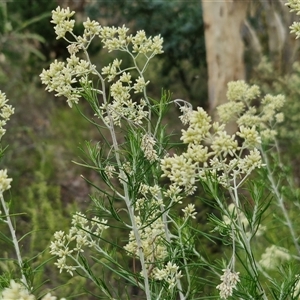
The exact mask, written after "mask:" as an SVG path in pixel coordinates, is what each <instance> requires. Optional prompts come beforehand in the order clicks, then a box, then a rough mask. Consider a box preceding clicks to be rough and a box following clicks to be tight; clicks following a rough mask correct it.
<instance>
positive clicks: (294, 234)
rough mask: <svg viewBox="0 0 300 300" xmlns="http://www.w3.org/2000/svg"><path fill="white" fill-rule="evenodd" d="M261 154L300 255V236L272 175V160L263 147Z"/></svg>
mask: <svg viewBox="0 0 300 300" xmlns="http://www.w3.org/2000/svg"><path fill="white" fill-rule="evenodd" d="M261 154H262V157H263V159H264V161H265V164H266V168H267V171H268V179H269V182H270V184H271V188H272V191H273V193H274V194H275V197H276V200H277V204H278V206H279V207H280V209H281V211H282V214H283V216H284V218H285V222H286V225H287V227H288V228H289V230H290V233H291V236H292V238H293V242H294V245H295V248H296V250H297V252H298V255H300V246H299V244H298V238H297V237H296V233H295V231H294V228H293V224H292V221H291V219H290V217H289V215H288V212H287V210H286V208H285V205H284V199H283V197H282V195H281V193H280V191H279V190H278V186H277V184H276V183H275V179H274V177H273V175H272V174H273V173H272V170H271V168H270V162H269V158H268V155H267V154H266V153H265V151H263V150H262V149H261Z"/></svg>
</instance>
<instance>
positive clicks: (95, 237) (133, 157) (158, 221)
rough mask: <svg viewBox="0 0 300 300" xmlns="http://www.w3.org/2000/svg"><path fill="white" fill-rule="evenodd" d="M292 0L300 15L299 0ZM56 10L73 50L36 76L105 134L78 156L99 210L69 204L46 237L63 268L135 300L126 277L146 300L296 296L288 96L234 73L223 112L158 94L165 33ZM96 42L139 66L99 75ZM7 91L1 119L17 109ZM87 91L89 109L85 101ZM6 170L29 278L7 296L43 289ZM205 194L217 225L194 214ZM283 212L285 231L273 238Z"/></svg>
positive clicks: (298, 254) (104, 291)
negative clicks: (153, 67)
mask: <svg viewBox="0 0 300 300" xmlns="http://www.w3.org/2000/svg"><path fill="white" fill-rule="evenodd" d="M289 3H290V4H291V5H292V6H291V7H292V9H297V11H300V6H299V7H298V6H297V5H298V4H296V1H289ZM297 3H298V2H297ZM52 13H53V14H52V23H54V24H55V27H54V29H55V32H56V34H57V38H58V39H59V38H64V39H65V40H66V41H67V42H68V44H69V45H68V51H69V53H70V57H69V58H67V60H66V62H60V61H57V60H55V61H54V62H53V63H52V64H51V65H50V67H49V69H47V70H43V71H42V73H41V75H40V77H41V80H42V83H43V84H45V85H46V90H47V91H49V92H52V91H54V92H55V95H56V96H64V97H65V98H66V99H67V103H68V105H69V106H70V107H71V108H72V107H76V108H78V110H79V111H80V112H81V114H82V115H83V116H84V117H85V118H86V119H87V120H89V121H90V123H91V124H93V125H94V126H96V128H97V129H98V130H99V133H100V134H101V137H100V138H99V141H98V142H97V143H94V142H91V141H90V142H86V148H85V149H84V151H85V156H86V159H84V160H83V161H82V162H78V164H79V165H81V166H84V167H87V168H90V169H93V170H95V172H97V174H98V175H99V177H100V178H101V184H98V183H94V182H90V180H89V179H87V178H84V179H85V180H86V181H88V182H89V183H90V184H91V185H92V186H93V187H94V189H95V193H94V194H92V195H91V196H90V198H91V200H92V201H93V204H94V209H93V210H92V212H89V213H87V214H84V213H82V212H77V213H75V214H74V216H73V218H72V221H71V224H72V226H71V228H70V229H65V228H64V229H62V230H60V231H58V232H56V233H55V234H54V237H53V240H52V242H51V246H50V253H51V254H52V255H53V256H54V257H55V258H56V262H55V265H56V266H57V267H58V269H59V271H60V272H67V273H69V275H70V276H74V274H75V273H77V274H79V275H81V276H83V277H85V278H88V279H89V280H90V281H91V282H92V283H93V284H94V286H95V287H96V289H98V291H97V293H99V294H97V296H99V297H105V299H130V298H131V289H130V288H131V287H132V286H134V287H135V288H136V289H137V290H138V291H139V292H138V295H139V297H140V298H139V299H147V300H150V299H181V300H183V299H207V298H212V299H217V298H221V299H228V298H230V297H234V299H270V297H273V298H274V299H299V294H300V292H299V291H300V290H299V273H298V271H297V267H298V261H299V258H300V246H299V243H298V233H297V229H298V220H297V217H295V215H294V214H293V209H298V208H299V202H298V201H297V199H295V200H294V199H292V200H291V199H287V198H286V197H285V194H284V193H283V189H282V185H281V183H282V178H281V177H280V174H281V173H280V172H281V168H282V166H281V164H280V157H279V152H278V151H277V150H278V149H277V147H276V145H277V140H276V138H277V129H276V126H277V124H278V123H281V122H282V121H283V120H284V115H283V114H282V112H281V110H282V107H283V105H284V102H285V97H284V96H283V95H276V96H274V95H271V94H267V95H261V91H260V88H259V87H258V86H257V85H252V86H251V85H248V84H247V83H246V82H244V81H236V82H230V83H229V84H228V92H227V98H228V103H226V104H223V105H221V106H219V107H218V109H217V110H218V122H216V121H214V120H212V118H211V117H210V116H209V115H208V114H207V113H206V112H205V111H204V110H203V109H202V108H200V107H198V108H196V109H193V108H192V107H191V105H190V104H189V103H187V102H186V101H184V100H181V99H176V100H172V99H171V97H170V95H169V94H168V93H166V92H163V93H162V96H161V99H160V100H158V101H157V100H155V99H152V98H150V97H149V96H148V94H147V86H148V85H149V84H150V82H149V81H148V80H147V77H146V70H147V66H148V64H149V63H150V61H151V59H152V58H153V57H154V56H155V55H158V54H161V53H163V48H162V43H163V40H162V38H161V37H160V36H156V37H150V38H148V37H147V36H146V34H145V32H144V31H139V32H137V33H136V34H130V33H129V29H128V28H126V27H125V26H123V27H118V28H115V27H105V26H104V27H103V26H101V25H100V24H99V23H98V22H96V21H91V20H90V19H87V21H86V22H84V23H83V27H84V32H83V34H82V35H81V36H79V35H75V34H74V32H73V27H74V24H75V20H74V19H72V17H73V16H74V12H71V11H70V10H69V9H62V8H60V7H58V8H57V9H56V10H55V11H53V12H52ZM293 28H294V29H295V28H296V27H295V25H293ZM294 31H295V30H294ZM297 32H298V31H297ZM94 38H99V39H100V40H101V42H102V44H103V47H104V48H106V49H107V50H108V51H109V52H111V51H121V52H124V53H125V54H126V55H128V57H129V58H130V59H131V66H129V67H128V66H123V64H122V61H121V60H119V59H114V60H113V61H112V62H111V63H109V64H108V66H103V67H102V69H101V71H98V69H97V67H96V65H94V64H93V63H92V62H91V58H90V57H89V54H88V47H89V45H90V44H91V42H92V40H93V39H94ZM1 97H2V98H3V101H2V103H3V104H2V106H1V109H2V110H1V114H0V115H1V117H2V118H3V120H4V121H3V123H2V125H5V124H6V121H7V120H8V119H9V116H10V115H11V113H13V109H12V108H11V107H10V106H8V105H6V101H7V100H6V98H5V95H4V94H1ZM82 99H84V100H85V101H87V102H88V103H89V105H90V106H91V108H92V110H93V116H92V117H89V116H87V115H84V112H83V111H82V110H81V109H80V101H82ZM171 105H177V106H178V107H179V110H180V112H181V115H180V117H179V119H180V121H181V122H182V124H183V127H184V129H182V131H181V137H180V140H181V141H182V144H183V145H182V148H180V149H176V151H175V152H176V153H174V150H172V151H171V150H170V149H171V148H172V147H174V145H172V144H171V143H170V142H169V137H168V133H167V130H166V126H165V125H164V123H163V118H164V116H165V115H166V111H167V108H168V107H169V106H171ZM230 122H235V124H236V132H235V133H234V134H232V133H229V132H228V131H227V128H228V125H229V123H230ZM278 174H279V175H278ZM0 179H1V182H0V187H1V193H2V194H1V199H2V200H1V204H2V208H3V210H4V213H3V215H1V220H2V221H4V223H7V225H8V226H9V228H10V233H11V237H12V242H13V244H14V247H15V250H16V255H17V260H18V266H19V267H20V274H21V279H20V280H19V281H20V282H16V281H14V280H11V281H10V283H9V285H7V287H6V288H4V289H3V291H2V294H1V296H0V299H21V298H22V299H35V296H34V295H32V294H31V292H32V290H33V286H31V284H30V283H29V282H28V280H27V278H26V272H25V271H24V269H23V261H22V257H21V254H20V249H19V245H18V240H17V239H16V235H15V230H14V227H13V226H12V223H11V217H10V214H9V206H8V205H7V203H6V202H5V201H4V198H3V192H4V191H5V190H7V189H9V187H10V182H11V179H9V178H8V177H7V174H6V170H3V171H1V176H0ZM103 183H104V184H105V185H106V186H105V187H104V186H103ZM291 188H293V187H291ZM203 195H204V196H203ZM201 200H205V201H206V202H208V203H209V205H211V206H212V207H213V208H214V212H215V213H211V214H210V215H209V217H208V221H209V223H210V228H211V232H205V231H203V230H202V224H197V216H198V212H197V211H198V210H199V209H201V205H200V202H201ZM120 203H122V205H120ZM275 221H276V222H277V226H278V224H280V226H281V230H282V234H283V235H284V238H283V239H281V240H278V239H276V235H275V238H274V225H273V223H274V224H275ZM114 228H118V229H120V230H122V231H126V239H125V241H116V239H115V238H114V237H111V236H110V235H109V232H110V231H112V230H113V229H114ZM204 238H206V239H208V240H209V241H210V242H211V243H219V245H222V248H221V249H222V251H220V253H218V255H219V257H220V259H218V260H215V261H213V260H212V258H211V257H210V253H208V252H207V251H205V250H206V249H202V247H201V240H202V239H204ZM220 247H221V246H220ZM120 256H122V259H120ZM124 257H127V259H128V260H127V259H123V258H124ZM128 261H129V262H131V266H130V267H128ZM95 265H97V266H99V265H100V266H102V267H104V268H106V269H108V270H110V272H112V273H114V276H116V278H118V280H120V281H122V282H123V283H124V287H125V288H124V289H123V290H122V291H118V290H116V289H115V288H114V287H113V286H110V284H109V282H108V281H109V280H108V279H107V278H106V277H105V275H103V277H101V273H98V271H99V268H96V267H95V268H94V266H95ZM278 271H279V272H280V273H279V274H280V275H281V276H280V277H278ZM282 274H284V275H285V276H284V278H282ZM205 285H208V286H209V289H208V290H207V288H206V286H205ZM1 297H2V298H1ZM41 299H44V300H45V299H56V297H55V296H52V295H51V294H46V295H44V296H43V297H41Z"/></svg>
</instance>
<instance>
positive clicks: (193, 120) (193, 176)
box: [161, 81, 285, 194]
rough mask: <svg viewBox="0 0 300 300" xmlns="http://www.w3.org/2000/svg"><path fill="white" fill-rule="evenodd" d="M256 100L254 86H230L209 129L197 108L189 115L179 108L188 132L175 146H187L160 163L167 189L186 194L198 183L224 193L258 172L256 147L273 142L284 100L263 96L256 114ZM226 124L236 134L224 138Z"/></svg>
mask: <svg viewBox="0 0 300 300" xmlns="http://www.w3.org/2000/svg"><path fill="white" fill-rule="evenodd" d="M259 96H260V90H259V88H258V86H256V85H253V86H249V85H248V84H246V83H245V82H244V81H236V82H230V83H229V84H228V92H227V98H228V100H229V102H228V103H226V104H223V105H220V106H219V107H218V108H217V110H218V113H219V117H220V122H221V123H219V122H214V123H212V120H211V117H210V116H208V114H207V113H206V112H205V111H204V110H203V109H202V108H199V107H198V108H197V110H191V109H190V108H188V107H186V106H182V108H181V111H182V113H183V115H182V116H181V117H180V119H181V120H182V122H183V123H184V124H186V125H188V128H187V129H186V130H182V137H181V140H183V142H184V143H185V144H187V150H186V151H185V152H184V153H182V154H181V155H176V154H175V155H174V156H173V157H169V156H168V155H166V156H165V158H163V159H162V160H161V169H162V171H163V174H162V177H168V178H169V179H170V181H171V183H172V184H175V185H177V186H178V187H180V188H181V189H184V191H185V192H187V193H190V194H192V193H193V192H194V191H195V188H196V187H195V183H196V182H197V181H198V180H199V179H201V180H207V179H208V178H209V179H213V180H216V181H217V182H218V183H220V184H221V185H223V186H224V187H226V188H228V187H230V186H231V184H232V182H233V181H234V182H235V184H237V182H238V181H241V180H242V179H243V178H245V177H247V176H248V175H249V174H250V173H251V172H252V171H253V170H254V169H256V168H260V167H262V160H261V154H260V151H259V149H260V146H261V143H262V141H266V140H269V139H273V138H274V137H275V136H276V133H277V132H276V131H275V130H274V129H273V127H274V125H275V124H276V123H278V122H281V121H283V114H282V113H280V112H279V110H280V109H281V108H282V106H283V104H284V101H285V99H284V97H283V96H282V95H278V96H271V95H266V96H265V97H264V98H263V99H262V100H261V109H260V111H259V110H258V108H257V107H256V106H254V104H252V102H253V100H254V99H256V98H257V97H259ZM229 121H236V122H237V125H238V130H237V132H236V134H232V135H230V134H228V133H227V131H226V124H227V123H228V122H229ZM240 139H242V140H241V141H240Z"/></svg>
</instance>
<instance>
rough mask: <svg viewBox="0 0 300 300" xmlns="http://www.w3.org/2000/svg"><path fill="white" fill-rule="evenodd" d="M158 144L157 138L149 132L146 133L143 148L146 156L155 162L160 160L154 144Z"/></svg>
mask: <svg viewBox="0 0 300 300" xmlns="http://www.w3.org/2000/svg"><path fill="white" fill-rule="evenodd" d="M155 144H156V141H155V139H154V138H153V137H152V136H150V135H149V134H144V136H143V138H142V142H141V148H142V150H143V152H144V155H145V157H146V158H147V160H149V161H150V162H154V161H157V160H158V155H157V153H156V151H155V149H154V145H155Z"/></svg>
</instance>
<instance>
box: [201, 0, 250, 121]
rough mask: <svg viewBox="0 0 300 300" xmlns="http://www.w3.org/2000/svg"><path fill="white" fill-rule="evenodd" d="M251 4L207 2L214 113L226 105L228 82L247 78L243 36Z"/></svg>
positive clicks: (229, 0) (204, 5)
mask: <svg viewBox="0 0 300 300" xmlns="http://www.w3.org/2000/svg"><path fill="white" fill-rule="evenodd" d="M248 4H249V2H248V1H241V0H224V1H214V0H203V1H202V8H203V20H204V26H205V43H206V60H207V66H208V96H209V108H210V113H211V114H212V115H213V116H214V112H215V108H216V106H217V105H219V104H222V103H225V102H226V91H227V83H228V82H229V81H232V80H239V79H245V63H244V43H243V40H242V36H241V30H242V26H243V24H244V21H245V19H246V14H247V7H248Z"/></svg>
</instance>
